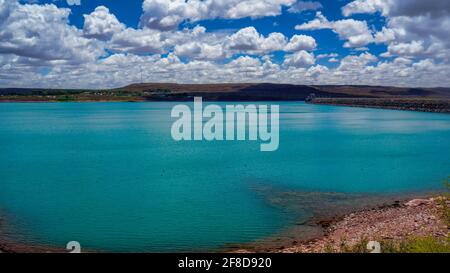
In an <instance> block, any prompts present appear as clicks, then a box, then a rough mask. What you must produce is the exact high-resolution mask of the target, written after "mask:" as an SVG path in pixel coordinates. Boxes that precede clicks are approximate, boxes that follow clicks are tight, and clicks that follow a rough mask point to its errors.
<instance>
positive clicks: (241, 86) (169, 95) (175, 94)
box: [0, 83, 450, 101]
mask: <svg viewBox="0 0 450 273" xmlns="http://www.w3.org/2000/svg"><path fill="white" fill-rule="evenodd" d="M311 93H314V94H315V95H316V97H319V98H439V99H450V88H403V87H385V86H357V85H292V84H273V83H227V84H175V83H142V84H131V85H128V86H125V87H122V88H116V89H108V90H85V89H40V88H30V89H28V88H3V89H0V101H179V100H191V99H192V98H193V97H194V96H202V97H203V99H204V100H212V101H214V100H224V101H227V100H228V101H258V100H262V101H264V100H266V101H268V100H275V101H276V100H305V98H307V97H308V96H309V95H310V94H311Z"/></svg>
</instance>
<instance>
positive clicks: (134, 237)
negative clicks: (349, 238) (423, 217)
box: [0, 102, 450, 252]
mask: <svg viewBox="0 0 450 273" xmlns="http://www.w3.org/2000/svg"><path fill="white" fill-rule="evenodd" d="M175 104H176V103H169V102H148V103H1V104H0V211H1V212H3V213H4V214H6V216H7V220H8V221H7V222H8V224H9V225H10V227H12V228H13V230H14V234H15V235H17V236H18V237H22V238H25V239H26V240H32V241H33V242H36V243H43V244H50V245H56V246H65V244H66V243H67V242H68V241H72V240H76V241H79V242H80V243H81V244H82V246H83V247H84V248H90V249H95V250H103V251H158V252H161V251H191V250H210V249H216V248H220V247H223V246H225V245H227V244H228V243H242V242H249V241H253V240H257V239H260V238H264V237H266V236H270V235H271V234H274V233H276V232H278V231H280V230H282V229H283V228H284V227H286V226H287V225H289V224H291V223H293V222H295V221H298V219H299V218H302V217H303V218H305V219H306V218H308V217H311V211H310V210H309V207H308V206H307V205H304V206H297V207H296V212H295V213H293V212H292V210H289V209H286V208H284V207H283V206H280V202H278V203H277V202H273V200H274V199H276V198H270V197H271V196H272V197H273V196H275V195H276V194H277V193H280V192H309V193H315V194H320V193H331V192H336V193H339V194H344V195H348V196H352V195H358V194H363V195H366V196H376V195H383V194H402V193H408V192H422V191H430V190H431V191H432V190H441V189H442V180H443V179H445V178H446V177H447V176H448V175H450V141H449V140H450V115H445V114H431V113H418V112H406V111H405V112H403V111H392V110H377V109H362V108H350V107H334V106H320V105H307V104H304V103H300V102H282V103H278V102H277V103H276V104H279V105H280V111H281V113H280V146H279V149H278V150H277V151H276V152H265V153H264V152H260V147H259V142H251V141H240V142H229V141H228V142H206V141H198V142H175V141H173V140H172V138H171V135H170V128H171V125H172V122H173V121H174V119H172V118H171V117H170V111H171V109H172V106H174V105H175ZM219 104H221V105H225V104H226V103H219ZM264 189H265V190H266V192H265V193H264V194H261V192H262V191H264ZM267 189H270V190H268V191H267ZM306 196H308V195H306ZM313 196H314V195H311V196H310V197H305V196H303V197H299V198H309V199H311V200H302V201H303V203H302V202H300V203H299V204H307V203H308V202H309V201H310V202H314V201H315V200H316V201H317V202H319V201H318V200H319V199H315V198H314V197H313ZM281 199H282V200H281V201H283V200H284V199H283V198H281ZM338 199H339V198H337V200H338ZM278 201H280V200H278ZM305 201H307V202H305ZM281 203H282V202H281ZM337 205H338V201H336V206H337ZM19 235H20V236H19Z"/></svg>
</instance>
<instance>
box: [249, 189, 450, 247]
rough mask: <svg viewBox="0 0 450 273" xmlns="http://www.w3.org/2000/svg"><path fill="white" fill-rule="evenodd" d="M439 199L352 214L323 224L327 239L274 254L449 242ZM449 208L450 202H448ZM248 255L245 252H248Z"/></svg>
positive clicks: (319, 239) (392, 205) (445, 202)
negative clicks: (410, 241)
mask: <svg viewBox="0 0 450 273" xmlns="http://www.w3.org/2000/svg"><path fill="white" fill-rule="evenodd" d="M440 198H441V197H438V198H429V199H413V200H410V201H408V202H404V203H400V202H396V203H394V204H391V205H384V206H380V207H377V208H373V209H368V210H363V211H359V212H354V213H350V214H348V215H345V216H343V217H339V218H335V219H332V220H330V221H320V222H318V224H320V225H321V226H322V227H323V228H324V230H325V232H324V236H323V237H321V238H318V239H314V240H311V241H308V242H304V243H298V244H295V245H293V246H290V247H286V248H283V249H276V250H272V251H271V252H281V253H324V252H342V247H343V244H345V245H346V247H348V248H352V247H354V246H355V245H357V244H358V243H360V242H361V241H362V240H367V241H386V240H388V241H390V242H393V243H396V242H401V241H402V240H405V239H407V238H411V237H433V238H436V239H442V240H448V232H449V229H448V225H447V224H446V222H445V221H444V220H443V219H442V217H441V215H440V211H441V209H442V208H441V207H442V206H443V205H442V202H441V201H439V200H442V199H440ZM444 204H446V206H447V208H448V206H449V201H448V200H447V201H444ZM244 252H245V251H244Z"/></svg>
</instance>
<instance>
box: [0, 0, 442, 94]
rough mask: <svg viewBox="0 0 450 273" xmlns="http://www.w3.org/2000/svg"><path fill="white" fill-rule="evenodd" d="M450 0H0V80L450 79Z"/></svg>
mask: <svg viewBox="0 0 450 273" xmlns="http://www.w3.org/2000/svg"><path fill="white" fill-rule="evenodd" d="M449 29H450V1H448V0H426V1H424V0H318V1H299V0H127V1H125V0H21V1H20V0H0V87H52V88H59V87H63V88H107V87H119V86H124V85H127V84H129V83H135V82H141V78H142V80H143V81H144V82H178V83H214V82H274V83H279V82H281V83H295V84H364V85H395V86H425V87H428V86H445V87H449V86H450V35H449Z"/></svg>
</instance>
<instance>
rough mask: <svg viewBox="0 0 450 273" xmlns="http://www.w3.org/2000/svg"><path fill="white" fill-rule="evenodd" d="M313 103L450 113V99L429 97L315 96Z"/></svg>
mask: <svg viewBox="0 0 450 273" xmlns="http://www.w3.org/2000/svg"><path fill="white" fill-rule="evenodd" d="M311 103H313V104H325V105H335V106H349V107H364V108H380V109H391V110H404V111H418V112H431V113H450V100H449V99H428V98H315V99H313V100H312V101H311Z"/></svg>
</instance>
